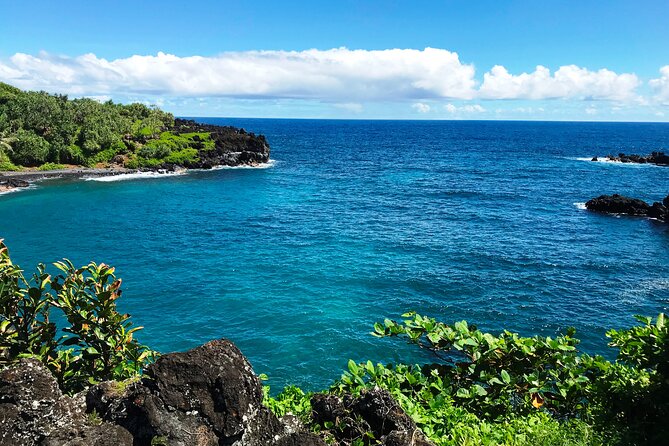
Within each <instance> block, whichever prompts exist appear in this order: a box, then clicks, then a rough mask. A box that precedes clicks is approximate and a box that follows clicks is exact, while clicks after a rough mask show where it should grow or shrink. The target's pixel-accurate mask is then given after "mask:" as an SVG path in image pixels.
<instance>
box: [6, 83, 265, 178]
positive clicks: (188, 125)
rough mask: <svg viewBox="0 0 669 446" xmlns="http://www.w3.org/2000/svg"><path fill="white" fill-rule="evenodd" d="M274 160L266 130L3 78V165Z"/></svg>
mask: <svg viewBox="0 0 669 446" xmlns="http://www.w3.org/2000/svg"><path fill="white" fill-rule="evenodd" d="M268 160H269V145H268V144H267V141H266V140H265V137H264V136H262V135H255V134H253V133H247V132H245V131H244V130H243V129H237V128H234V127H224V126H216V125H204V124H198V123H195V122H194V121H188V120H183V119H174V116H172V114H170V113H166V112H163V111H161V110H159V109H158V108H155V107H147V106H146V105H144V104H139V103H134V104H129V105H122V104H115V103H113V102H112V101H107V102H104V103H100V102H98V101H96V100H93V99H87V98H82V99H73V100H70V99H68V97H67V96H64V95H51V94H48V93H45V92H32V91H22V90H19V89H18V88H14V87H12V86H10V85H7V84H4V83H1V82H0V171H18V170H22V169H23V168H24V167H30V168H39V169H41V170H58V169H64V168H66V167H72V166H87V167H97V168H102V167H116V168H128V169H174V168H176V167H186V168H211V167H214V166H219V165H224V166H236V165H240V164H246V165H254V164H259V163H265V162H267V161H268Z"/></svg>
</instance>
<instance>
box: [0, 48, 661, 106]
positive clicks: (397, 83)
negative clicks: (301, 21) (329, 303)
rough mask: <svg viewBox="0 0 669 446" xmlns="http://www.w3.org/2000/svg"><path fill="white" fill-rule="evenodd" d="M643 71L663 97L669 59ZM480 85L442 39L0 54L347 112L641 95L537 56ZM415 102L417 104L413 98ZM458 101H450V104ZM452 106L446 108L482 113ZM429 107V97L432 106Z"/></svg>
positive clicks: (51, 87) (84, 79) (622, 79)
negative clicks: (415, 45)
mask: <svg viewBox="0 0 669 446" xmlns="http://www.w3.org/2000/svg"><path fill="white" fill-rule="evenodd" d="M660 74H661V77H660V78H658V79H653V80H651V81H650V86H651V88H653V89H654V90H655V93H656V97H657V98H658V100H659V101H660V102H662V103H665V104H669V65H668V66H665V67H663V68H662V69H661V71H660ZM482 77H483V82H482V84H481V85H480V87H479V81H477V77H476V72H475V69H474V66H473V65H472V64H467V63H463V62H462V61H460V58H459V56H458V54H457V53H455V52H451V51H447V50H444V49H439V48H425V49H423V50H414V49H388V50H350V49H347V48H335V49H330V50H316V49H312V50H306V51H243V52H227V53H222V54H220V55H217V56H211V57H203V56H187V57H179V56H175V55H171V54H165V53H162V52H161V53H158V54H156V55H143V56H142V55H135V56H130V57H127V58H120V59H114V60H107V59H104V58H100V57H97V56H96V55H94V54H84V55H81V56H77V57H70V56H58V55H53V54H49V53H45V52H41V53H39V54H37V55H30V54H23V53H17V54H15V55H14V56H12V57H10V58H9V59H6V60H0V81H5V82H9V83H11V84H13V85H15V86H17V87H20V88H25V89H32V90H35V89H42V90H47V91H50V92H59V93H61V92H62V93H68V94H71V95H77V96H91V97H93V96H95V97H110V96H111V97H119V96H122V97H126V98H128V97H140V98H141V97H144V98H150V99H155V98H157V97H161V96H162V97H184V98H187V97H193V98H197V97H223V98H225V97H227V98H248V99H279V100H282V99H298V100H316V101H322V102H327V103H331V104H335V105H334V106H335V107H339V108H343V109H345V110H348V111H349V112H355V113H358V112H361V111H362V110H363V108H362V107H363V106H362V104H363V103H366V102H373V101H379V102H387V101H395V102H403V101H405V102H406V103H408V104H413V105H412V107H414V109H416V111H418V112H427V111H429V109H428V108H426V107H430V106H429V105H428V104H429V103H430V101H434V100H440V99H441V100H443V99H446V100H456V101H459V100H497V99H516V100H523V99H530V100H543V99H555V98H561V99H571V100H610V101H617V102H629V101H631V100H634V101H635V103H637V104H641V103H642V102H641V101H642V98H640V97H639V96H638V95H637V93H636V89H637V87H638V86H639V85H640V81H639V79H638V78H637V76H636V75H635V74H631V73H622V74H618V73H615V72H613V71H611V70H608V69H606V68H602V69H599V70H596V71H593V70H589V69H587V68H582V67H578V66H575V65H566V66H562V67H560V68H559V69H558V70H557V71H555V72H551V70H549V69H548V68H546V67H544V66H541V65H540V66H537V68H536V69H535V70H534V71H533V72H530V73H520V74H513V73H510V72H509V71H508V70H507V69H506V68H505V67H504V66H501V65H496V66H495V67H493V68H492V69H491V70H490V71H488V72H486V73H484V74H483V76H482ZM417 104H420V105H417ZM453 107H455V106H453ZM477 107H481V106H480V105H478V106H475V105H472V106H471V108H470V109H466V108H464V107H457V108H458V110H456V111H453V112H451V111H450V110H448V108H447V109H446V110H447V111H449V112H451V113H456V112H457V113H479V112H480V111H481V110H478V109H477ZM432 108H434V106H433V107H432Z"/></svg>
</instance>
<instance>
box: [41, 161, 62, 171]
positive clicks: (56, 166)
mask: <svg viewBox="0 0 669 446" xmlns="http://www.w3.org/2000/svg"><path fill="white" fill-rule="evenodd" d="M65 167H66V166H65V165H64V164H58V163H44V164H42V165H41V166H39V168H38V169H39V170H59V169H65Z"/></svg>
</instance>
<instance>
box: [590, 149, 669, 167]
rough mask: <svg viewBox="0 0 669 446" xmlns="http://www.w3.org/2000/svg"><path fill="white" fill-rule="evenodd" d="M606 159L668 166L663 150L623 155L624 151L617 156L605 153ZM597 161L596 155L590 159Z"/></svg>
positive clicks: (668, 156) (668, 158)
mask: <svg viewBox="0 0 669 446" xmlns="http://www.w3.org/2000/svg"><path fill="white" fill-rule="evenodd" d="M606 159H607V160H608V161H616V162H619V163H637V164H657V165H658V166H669V155H665V153H664V152H653V153H651V154H650V155H647V156H643V155H625V154H624V153H619V154H618V156H615V155H607V156H606ZM592 160H593V161H597V157H594V158H593V159H592Z"/></svg>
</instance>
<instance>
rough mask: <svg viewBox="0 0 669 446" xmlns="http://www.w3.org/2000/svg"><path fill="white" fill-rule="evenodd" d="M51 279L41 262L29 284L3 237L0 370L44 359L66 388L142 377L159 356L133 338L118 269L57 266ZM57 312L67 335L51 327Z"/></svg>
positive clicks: (71, 389)
mask: <svg viewBox="0 0 669 446" xmlns="http://www.w3.org/2000/svg"><path fill="white" fill-rule="evenodd" d="M55 267H56V268H57V269H58V270H59V271H60V274H59V275H57V276H56V277H52V276H51V275H49V274H47V273H46V271H45V266H44V265H41V264H40V265H38V266H37V271H36V273H35V274H34V275H33V276H32V278H30V279H26V277H25V276H24V274H23V271H22V270H21V269H20V268H19V267H18V266H16V265H14V264H13V263H12V261H11V259H10V258H9V253H8V251H7V247H6V246H5V245H4V243H3V242H2V240H0V366H4V365H7V364H9V363H11V362H13V361H15V360H16V359H18V358H25V357H32V358H36V359H38V360H40V361H41V362H43V363H44V364H46V365H47V367H48V368H49V369H50V370H51V371H52V372H53V374H54V376H56V378H57V379H58V382H59V383H60V386H61V387H62V388H63V390H65V391H67V392H69V393H74V392H76V391H79V390H81V389H83V388H85V387H87V386H88V385H90V384H91V383H96V382H100V381H104V380H111V379H113V380H125V379H128V378H132V377H134V376H137V374H139V373H140V372H141V370H142V368H143V367H144V366H145V365H147V364H148V363H149V362H150V361H152V360H153V358H154V357H155V352H153V351H151V350H149V349H148V348H147V347H145V346H143V345H141V344H140V343H138V342H137V340H135V339H134V338H133V335H134V333H135V332H136V331H137V330H139V329H141V327H135V328H133V327H132V323H131V322H130V316H129V315H127V314H120V313H118V311H116V299H118V298H119V297H120V296H121V289H120V287H121V280H120V279H116V277H115V276H114V268H111V267H109V266H107V265H105V264H100V265H97V264H95V263H90V264H89V265H86V266H83V267H81V268H75V267H74V266H73V265H72V263H70V262H69V261H67V260H64V261H62V262H58V263H56V264H55ZM54 312H58V313H60V314H59V315H57V316H55V318H56V319H58V316H60V321H61V323H59V326H60V328H61V329H62V332H64V333H66V335H60V334H59V329H58V328H59V327H57V325H56V323H54V322H53V319H52V316H53V313H54Z"/></svg>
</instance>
